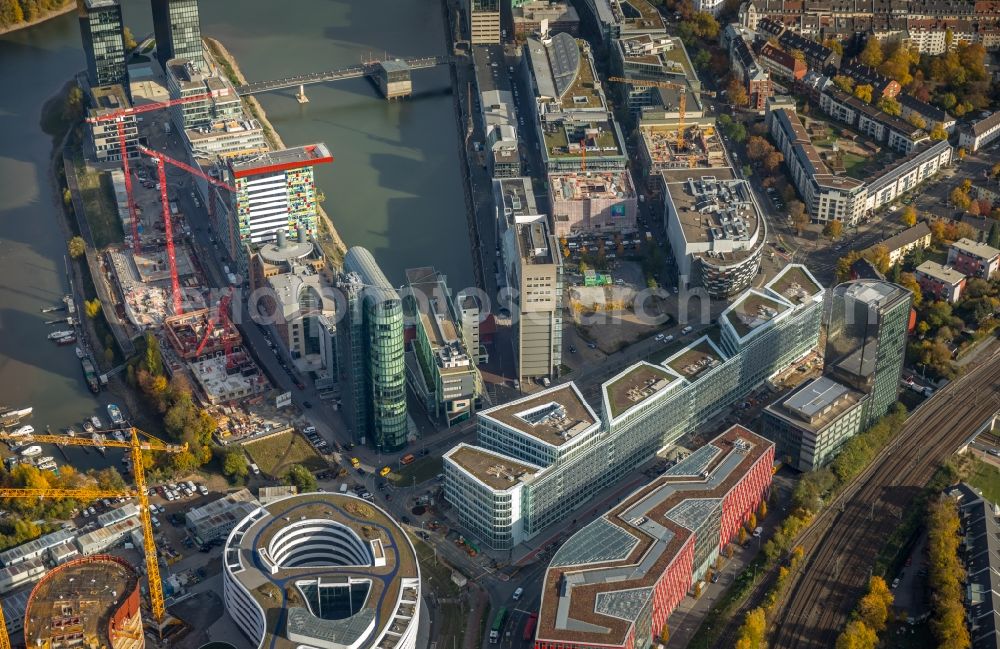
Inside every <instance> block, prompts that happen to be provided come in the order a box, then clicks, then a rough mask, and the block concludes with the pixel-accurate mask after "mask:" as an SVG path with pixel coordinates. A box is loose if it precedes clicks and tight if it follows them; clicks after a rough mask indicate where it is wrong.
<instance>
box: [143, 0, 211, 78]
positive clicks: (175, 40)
mask: <svg viewBox="0 0 1000 649" xmlns="http://www.w3.org/2000/svg"><path fill="white" fill-rule="evenodd" d="M152 10H153V33H154V34H155V35H156V58H157V59H159V61H160V64H161V65H163V66H166V64H167V61H169V60H170V59H175V58H182V59H188V60H190V61H193V62H195V63H196V64H197V65H202V64H203V63H202V62H203V61H204V57H205V54H204V52H203V51H202V42H201V24H200V22H199V20H198V0H152Z"/></svg>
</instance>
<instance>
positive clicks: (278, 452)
mask: <svg viewBox="0 0 1000 649" xmlns="http://www.w3.org/2000/svg"><path fill="white" fill-rule="evenodd" d="M243 448H244V449H245V450H246V452H247V453H248V454H249V455H250V458H251V460H253V462H254V464H256V465H257V466H258V467H260V470H261V471H262V472H263V473H265V474H267V475H269V476H271V477H273V478H279V477H281V476H283V475H284V474H285V473H286V472H287V471H288V469H289V468H290V467H291V466H292V465H293V464H301V465H302V466H304V467H306V468H307V469H309V470H310V471H322V470H323V469H328V468H330V465H329V463H327V461H326V460H324V459H323V458H322V457H320V455H319V453H317V452H316V451H315V450H314V449H313V447H312V446H310V445H309V442H307V441H306V439H305V438H304V437H302V436H301V435H299V434H298V433H292V432H289V433H282V434H281V435H275V436H274V437H268V438H267V439H262V440H258V441H256V442H249V443H247V444H244V445H243Z"/></svg>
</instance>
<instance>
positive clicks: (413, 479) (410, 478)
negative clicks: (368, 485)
mask: <svg viewBox="0 0 1000 649" xmlns="http://www.w3.org/2000/svg"><path fill="white" fill-rule="evenodd" d="M443 470H444V469H443V462H442V460H441V458H440V457H434V456H431V455H428V456H427V457H422V458H420V459H419V460H415V461H414V462H412V463H410V464H407V465H406V466H404V467H400V468H399V469H398V470H395V471H393V472H392V473H390V474H389V479H390V480H392V481H393V482H395V483H397V484H399V485H412V484H414V483H417V484H419V483H421V482H427V481H428V480H433V479H434V478H436V477H437V475H438V474H439V473H441V472H442V471H443Z"/></svg>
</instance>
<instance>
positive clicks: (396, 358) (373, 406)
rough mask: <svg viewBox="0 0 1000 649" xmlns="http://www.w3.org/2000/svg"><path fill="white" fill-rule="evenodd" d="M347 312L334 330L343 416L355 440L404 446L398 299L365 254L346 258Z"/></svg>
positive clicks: (343, 287) (388, 446)
mask: <svg viewBox="0 0 1000 649" xmlns="http://www.w3.org/2000/svg"><path fill="white" fill-rule="evenodd" d="M340 287H341V290H342V291H343V292H344V297H345V298H346V305H345V306H346V311H345V314H344V316H345V317H344V318H341V319H340V321H339V323H338V326H337V364H338V370H339V374H340V385H341V386H342V387H341V392H342V394H343V395H344V413H345V417H346V418H347V421H348V426H350V428H351V431H352V433H353V435H354V438H355V439H356V440H358V441H359V442H361V443H370V444H371V445H372V446H374V447H375V448H377V449H379V450H382V451H386V452H391V451H398V450H399V449H401V448H403V447H404V446H405V445H406V439H407V411H406V366H405V356H404V349H403V345H404V341H403V306H402V301H401V300H400V298H399V294H398V293H397V292H396V290H395V289H394V288H393V287H392V285H391V284H390V283H389V280H387V279H386V277H385V275H384V274H383V273H382V270H381V269H380V268H379V267H378V264H377V263H375V258H374V257H372V254H371V253H370V252H368V250H366V249H365V248H361V247H358V246H355V247H353V248H351V249H350V250H348V251H347V254H346V255H345V256H344V272H343V275H342V277H341V281H340Z"/></svg>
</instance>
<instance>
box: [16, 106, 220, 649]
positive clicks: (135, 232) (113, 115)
mask: <svg viewBox="0 0 1000 649" xmlns="http://www.w3.org/2000/svg"><path fill="white" fill-rule="evenodd" d="M212 96H213V94H212V93H210V92H207V93H203V94H199V95H192V96H190V97H181V98H180V99H170V100H168V101H161V102H156V103H152V104H142V105H141V106H132V107H131V108H122V109H120V110H115V111H110V112H108V113H106V114H104V115H97V116H94V117H88V118H87V120H86V121H87V123H88V124H99V123H101V122H115V126H116V128H117V130H118V152H119V153H120V154H121V157H122V169H123V170H124V172H125V194H126V196H127V198H126V201H127V202H128V215H129V219H130V220H131V222H132V250H134V251H135V253H136V254H138V253H139V252H141V251H142V243H141V242H140V241H139V220H138V219H137V218H136V213H135V201H134V200H133V199H132V178H131V177H130V176H129V173H130V170H129V166H128V151H126V149H125V118H126V117H128V116H130V115H138V114H140V113H148V112H150V111H154V110H160V109H162V108H170V107H171V106H177V105H180V104H189V103H191V102H195V101H201V100H203V99H208V98H209V97H212ZM0 649H2V647H0Z"/></svg>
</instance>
